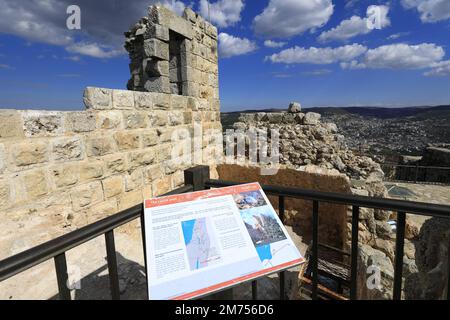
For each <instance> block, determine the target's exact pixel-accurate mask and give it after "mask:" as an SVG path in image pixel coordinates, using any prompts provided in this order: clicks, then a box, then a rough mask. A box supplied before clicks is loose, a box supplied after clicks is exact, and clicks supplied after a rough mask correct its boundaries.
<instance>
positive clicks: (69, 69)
mask: <svg viewBox="0 0 450 320" xmlns="http://www.w3.org/2000/svg"><path fill="white" fill-rule="evenodd" d="M153 2H155V1H151V0H150V1H149V0H147V1H144V0H135V1H133V0H128V1H122V0H97V1H88V0H80V1H69V0H21V1H17V0H0V108H19V109H58V110H68V109H72V110H76V109H83V105H82V92H83V89H84V88H85V87H86V86H100V87H108V88H125V85H126V83H127V81H128V79H129V71H128V62H129V59H128V57H127V55H126V53H125V52H124V51H123V50H122V45H123V41H124V38H123V36H122V33H123V32H124V31H126V30H127V29H128V26H129V25H131V24H132V23H134V22H135V21H137V19H138V18H140V17H141V16H144V15H145V13H146V7H147V6H148V5H149V4H151V3H153ZM163 2H164V3H165V4H166V5H167V6H169V7H172V8H173V9H174V10H176V11H178V12H181V11H182V9H183V7H184V6H186V5H189V6H191V7H192V8H193V9H194V10H195V11H197V12H201V13H202V14H203V15H204V16H206V18H208V16H209V15H210V18H211V20H212V22H213V23H214V24H216V25H217V26H218V27H219V33H220V36H219V40H220V41H219V52H220V55H221V57H220V61H219V76H220V78H219V81H220V95H221V101H222V111H233V110H241V109H250V108H269V107H281V108H284V107H287V105H288V104H289V102H290V101H294V100H295V101H299V102H301V103H302V105H303V106H306V107H313V106H351V105H372V106H387V107H391V106H415V105H438V104H450V90H449V89H450V47H449V41H450V40H449V39H450V37H449V33H450V1H449V0H398V1H394V0H392V1H368V0H339V1H338V0H246V1H245V0H211V1H210V2H211V4H210V11H209V14H208V12H207V5H206V0H195V1H191V0H190V1H181V0H176V1H172V0H164V1H163ZM70 4H77V5H79V7H80V9H81V30H68V29H67V28H66V19H67V17H68V15H67V14H66V8H67V6H68V5H70ZM368 9H369V10H368ZM371 10H372V11H371ZM368 17H369V18H368ZM367 20H369V24H370V23H372V27H368V25H369V24H368V22H367ZM269 40H270V42H268V41H269Z"/></svg>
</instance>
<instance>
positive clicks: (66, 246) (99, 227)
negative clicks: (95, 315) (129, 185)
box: [0, 184, 193, 300]
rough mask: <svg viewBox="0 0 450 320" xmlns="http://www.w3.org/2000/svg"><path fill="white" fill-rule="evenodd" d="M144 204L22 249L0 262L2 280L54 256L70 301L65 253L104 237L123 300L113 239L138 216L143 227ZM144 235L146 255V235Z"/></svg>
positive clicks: (63, 295) (114, 286)
mask: <svg viewBox="0 0 450 320" xmlns="http://www.w3.org/2000/svg"><path fill="white" fill-rule="evenodd" d="M190 191H193V187H192V185H189V184H188V185H185V186H183V187H181V188H179V189H176V190H173V191H171V192H169V193H167V194H165V195H172V194H180V193H185V192H190ZM143 216H144V206H143V204H139V205H137V206H134V207H132V208H130V209H127V210H125V211H122V212H120V213H117V214H115V215H112V216H110V217H108V218H105V219H102V220H100V221H97V222H95V223H92V224H90V225H88V226H85V227H82V228H80V229H78V230H75V231H73V232H70V233H67V234H65V235H63V236H61V237H58V238H56V239H53V240H50V241H48V242H45V243H43V244H41V245H38V246H36V247H34V248H31V249H29V250H26V251H23V252H21V253H19V254H16V255H14V256H12V257H9V258H6V259H5V260H2V261H0V282H1V281H4V280H6V279H8V278H10V277H12V276H14V275H16V274H18V273H20V272H23V271H25V270H28V269H30V268H32V267H34V266H36V265H39V264H41V263H43V262H45V261H47V260H50V259H54V262H55V271H56V279H57V283H58V291H59V297H60V299H62V300H70V299H71V296H70V290H69V288H68V286H67V280H68V274H67V262H66V252H67V251H69V250H70V249H73V248H75V247H77V246H79V245H82V244H83V243H86V242H88V241H89V240H92V239H94V238H96V237H99V236H102V235H104V236H105V244H106V253H107V263H108V271H109V272H108V273H109V282H110V290H111V297H112V299H113V300H118V299H120V293H119V276H118V271H117V258H116V249H115V242H114V229H116V228H118V227H120V226H122V225H124V224H127V223H129V222H131V221H133V220H135V219H141V229H142V230H143V231H144V228H143V220H142V219H143ZM142 236H143V239H142V240H143V246H144V257H145V234H144V232H143V233H142Z"/></svg>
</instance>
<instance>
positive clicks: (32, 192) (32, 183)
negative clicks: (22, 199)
mask: <svg viewBox="0 0 450 320" xmlns="http://www.w3.org/2000/svg"><path fill="white" fill-rule="evenodd" d="M22 177H23V185H24V187H25V191H26V194H27V196H28V198H30V199H34V198H37V197H40V196H44V195H46V194H47V193H48V191H49V187H48V182H47V177H46V174H45V171H43V170H35V171H31V172H26V173H24V174H23V176H22Z"/></svg>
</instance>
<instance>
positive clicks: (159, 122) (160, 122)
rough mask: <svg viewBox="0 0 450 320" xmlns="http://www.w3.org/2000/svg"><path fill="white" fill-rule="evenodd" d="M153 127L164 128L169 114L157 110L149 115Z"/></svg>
mask: <svg viewBox="0 0 450 320" xmlns="http://www.w3.org/2000/svg"><path fill="white" fill-rule="evenodd" d="M149 118H150V123H151V126H152V127H153V126H156V127H163V126H165V125H166V124H167V112H166V111H162V110H155V111H153V112H152V113H151V114H149Z"/></svg>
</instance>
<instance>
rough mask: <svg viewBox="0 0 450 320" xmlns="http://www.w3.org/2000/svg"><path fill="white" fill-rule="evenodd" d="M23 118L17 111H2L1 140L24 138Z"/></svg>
mask: <svg viewBox="0 0 450 320" xmlns="http://www.w3.org/2000/svg"><path fill="white" fill-rule="evenodd" d="M22 128H23V126H22V117H21V116H20V113H19V112H18V111H16V110H0V139H4V138H23V137H24V132H23V129H22Z"/></svg>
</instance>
